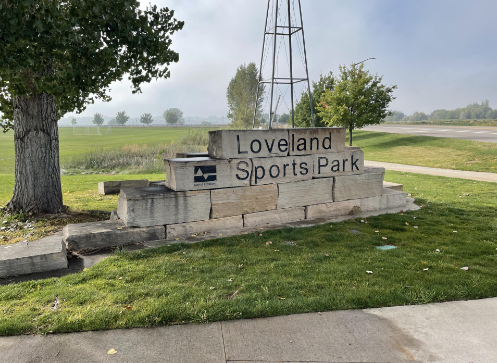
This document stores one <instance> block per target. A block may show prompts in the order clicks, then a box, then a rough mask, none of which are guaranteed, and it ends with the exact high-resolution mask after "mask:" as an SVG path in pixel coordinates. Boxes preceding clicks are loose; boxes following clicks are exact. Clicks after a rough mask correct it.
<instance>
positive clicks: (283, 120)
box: [277, 113, 292, 124]
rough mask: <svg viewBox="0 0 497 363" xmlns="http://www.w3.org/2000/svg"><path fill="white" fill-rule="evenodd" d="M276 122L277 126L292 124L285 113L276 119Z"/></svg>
mask: <svg viewBox="0 0 497 363" xmlns="http://www.w3.org/2000/svg"><path fill="white" fill-rule="evenodd" d="M277 121H278V123H279V124H288V123H290V124H291V123H292V120H291V117H290V115H289V114H287V113H284V114H283V115H281V116H280V117H278V119H277Z"/></svg>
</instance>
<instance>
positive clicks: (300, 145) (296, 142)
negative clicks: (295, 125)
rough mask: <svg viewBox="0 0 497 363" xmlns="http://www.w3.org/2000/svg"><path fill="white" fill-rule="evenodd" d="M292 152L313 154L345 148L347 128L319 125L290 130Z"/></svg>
mask: <svg viewBox="0 0 497 363" xmlns="http://www.w3.org/2000/svg"><path fill="white" fill-rule="evenodd" d="M289 142H290V154H289V155H313V154H326V153H336V152H342V151H344V150H345V129H344V128H336V127H318V128H311V129H290V130H289Z"/></svg>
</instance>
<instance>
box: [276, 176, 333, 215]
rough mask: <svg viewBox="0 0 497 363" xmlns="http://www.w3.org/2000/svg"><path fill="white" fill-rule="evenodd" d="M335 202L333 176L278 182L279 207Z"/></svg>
mask: <svg viewBox="0 0 497 363" xmlns="http://www.w3.org/2000/svg"><path fill="white" fill-rule="evenodd" d="M332 202H333V178H323V179H313V180H304V181H300V182H294V183H286V184H278V209H284V208H292V207H305V206H308V205H313V204H322V203H332Z"/></svg>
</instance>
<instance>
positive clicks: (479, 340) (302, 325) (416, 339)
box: [0, 298, 497, 363]
mask: <svg viewBox="0 0 497 363" xmlns="http://www.w3.org/2000/svg"><path fill="white" fill-rule="evenodd" d="M496 311H497V298H494V299H485V300H476V301H463V302H450V303H444V304H432V305H422V306H402V307H393V308H383V309H370V310H350V311H336V312H327V313H311V314H300V315H291V316H284V317H275V318H268V319H254V320H239V321H232V322H222V323H212V324H204V325H185V326H171V327H165V328H155V329H131V330H114V331H105V332H88V333H76V334H63V335H49V336H45V337H42V336H20V337H7V338H0V361H1V362H2V363H14V362H16V363H17V362H19V363H24V362H26V363H27V362H50V363H51V362H81V363H82V362H85V363H86V362H147V363H154V362H170V363H176V362H181V363H190V362H192V363H203V362H205V363H226V362H239V363H248V362H252V363H254V362H255V363H257V362H259V363H262V362H321V363H326V362H327V363H335V362H341V363H346V362H356V363H357V362H362V363H367V362H376V363H381V362H392V363H402V362H413V361H415V362H447V363H459V362H460V363H463V362H464V363H469V362H473V363H491V362H492V363H495V362H497V344H495V342H496V341H497V314H496ZM109 349H115V350H116V351H117V353H116V354H114V355H108V354H107V352H108V351H109Z"/></svg>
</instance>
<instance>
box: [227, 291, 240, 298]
mask: <svg viewBox="0 0 497 363" xmlns="http://www.w3.org/2000/svg"><path fill="white" fill-rule="evenodd" d="M236 295H238V290H236V291H235V292H234V293H232V294H231V295H228V297H227V299H228V300H233V298H234V297H235V296H236Z"/></svg>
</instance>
